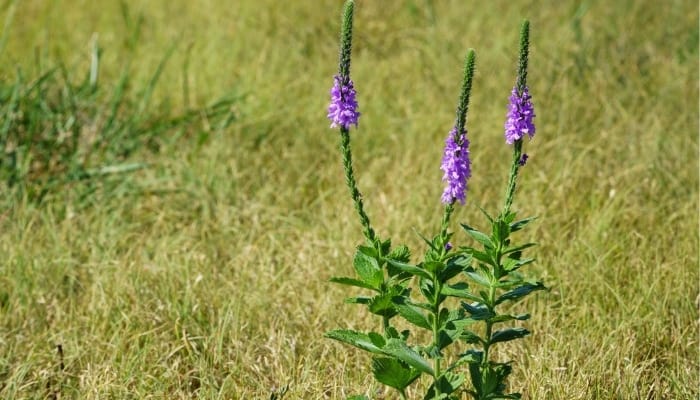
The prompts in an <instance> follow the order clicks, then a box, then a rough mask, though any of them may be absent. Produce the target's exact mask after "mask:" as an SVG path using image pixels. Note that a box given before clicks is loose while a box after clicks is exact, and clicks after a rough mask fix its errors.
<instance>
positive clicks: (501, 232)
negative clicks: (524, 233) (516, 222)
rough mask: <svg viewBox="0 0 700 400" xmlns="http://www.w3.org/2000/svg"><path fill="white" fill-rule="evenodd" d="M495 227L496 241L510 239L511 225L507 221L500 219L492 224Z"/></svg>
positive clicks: (494, 235)
mask: <svg viewBox="0 0 700 400" xmlns="http://www.w3.org/2000/svg"><path fill="white" fill-rule="evenodd" d="M492 227H493V238H494V241H495V242H496V243H502V242H504V241H505V240H506V239H508V235H510V225H508V224H507V223H506V222H505V221H503V220H501V219H499V220H497V221H495V222H494V223H493V224H492Z"/></svg>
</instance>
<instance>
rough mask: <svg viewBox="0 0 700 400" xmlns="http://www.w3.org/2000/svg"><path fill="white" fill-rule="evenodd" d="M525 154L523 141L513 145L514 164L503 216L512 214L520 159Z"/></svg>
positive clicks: (520, 140)
mask: <svg viewBox="0 0 700 400" xmlns="http://www.w3.org/2000/svg"><path fill="white" fill-rule="evenodd" d="M522 153H523V140H522V139H519V140H517V141H516V142H515V143H514V144H513V163H512V164H511V166H510V174H509V176H508V188H507V189H506V201H505V204H504V205H503V216H505V215H506V214H508V213H509V212H510V207H511V206H512V205H513V196H514V195H515V181H516V179H517V177H518V170H519V169H520V157H522Z"/></svg>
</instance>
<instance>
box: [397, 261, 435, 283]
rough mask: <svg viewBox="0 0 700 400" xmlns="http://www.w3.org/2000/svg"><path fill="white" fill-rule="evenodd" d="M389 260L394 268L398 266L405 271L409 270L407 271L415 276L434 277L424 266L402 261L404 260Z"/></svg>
mask: <svg viewBox="0 0 700 400" xmlns="http://www.w3.org/2000/svg"><path fill="white" fill-rule="evenodd" d="M387 262H388V263H389V264H391V265H392V266H393V267H394V268H397V269H399V270H401V271H403V272H407V273H409V274H411V275H414V276H420V277H421V278H425V279H432V277H431V276H430V274H429V273H428V271H426V270H424V269H422V268H419V267H417V266H415V265H411V264H406V263H402V262H399V261H396V260H387Z"/></svg>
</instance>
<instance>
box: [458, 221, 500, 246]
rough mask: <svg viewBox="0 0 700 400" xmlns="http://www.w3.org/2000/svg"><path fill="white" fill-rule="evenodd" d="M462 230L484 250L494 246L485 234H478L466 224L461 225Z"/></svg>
mask: <svg viewBox="0 0 700 400" xmlns="http://www.w3.org/2000/svg"><path fill="white" fill-rule="evenodd" d="M462 228H464V230H465V231H466V232H467V234H468V235H469V236H471V237H472V238H474V239H475V240H476V241H477V242H479V243H481V244H483V245H484V247H486V248H490V249H492V248H494V247H495V246H494V245H493V242H492V241H491V238H489V237H488V236H487V235H486V234H484V233H482V232H479V231H478V230H476V229H474V228H472V227H471V226H469V225H467V224H462Z"/></svg>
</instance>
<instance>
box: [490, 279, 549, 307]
mask: <svg viewBox="0 0 700 400" xmlns="http://www.w3.org/2000/svg"><path fill="white" fill-rule="evenodd" d="M545 289H547V288H546V287H545V286H544V285H543V284H542V283H541V282H537V283H535V284H532V283H526V284H524V285H522V286H519V287H517V288H515V289H513V290H511V291H510V292H506V293H503V294H502V295H500V296H499V297H498V299H496V304H497V305H498V304H501V303H503V302H504V301H506V300H510V301H517V300H520V299H521V298H523V297H525V296H527V295H528V294H530V293H532V292H534V291H536V290H545Z"/></svg>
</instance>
